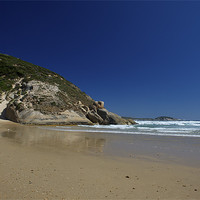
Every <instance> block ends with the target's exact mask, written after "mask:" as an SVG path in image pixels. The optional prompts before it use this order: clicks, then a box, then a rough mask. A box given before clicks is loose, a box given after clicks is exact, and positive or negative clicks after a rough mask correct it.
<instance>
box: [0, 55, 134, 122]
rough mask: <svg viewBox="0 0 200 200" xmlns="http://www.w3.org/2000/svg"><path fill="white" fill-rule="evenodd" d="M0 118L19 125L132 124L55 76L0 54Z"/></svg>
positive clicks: (41, 68) (40, 68) (44, 69)
mask: <svg viewBox="0 0 200 200" xmlns="http://www.w3.org/2000/svg"><path fill="white" fill-rule="evenodd" d="M0 111H1V117H2V118H6V119H9V120H11V121H14V122H18V123H22V124H94V123H97V124H134V121H133V120H126V119H122V118H121V117H120V116H118V115H116V114H114V113H111V112H109V111H108V110H106V109H105V108H104V102H102V101H94V100H93V99H92V98H91V97H90V96H88V95H87V94H85V93H84V92H82V91H81V90H80V89H79V88H78V87H77V86H75V85H74V84H73V83H71V82H70V81H67V80H66V79H65V78H64V77H62V76H60V75H59V74H57V73H55V72H52V71H50V70H48V69H46V68H43V67H40V66H37V65H34V64H31V63H29V62H26V61H23V60H21V59H18V58H15V57H13V56H9V55H5V54H0Z"/></svg>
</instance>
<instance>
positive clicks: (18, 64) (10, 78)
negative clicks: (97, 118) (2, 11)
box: [0, 54, 92, 105]
mask: <svg viewBox="0 0 200 200" xmlns="http://www.w3.org/2000/svg"><path fill="white" fill-rule="evenodd" d="M19 79H23V82H28V81H31V80H38V81H42V82H46V83H49V84H52V85H57V86H58V87H59V89H60V90H61V91H63V92H66V93H67V94H68V96H69V97H70V98H71V100H72V101H74V102H75V101H82V103H84V104H86V105H87V104H91V101H92V100H91V99H89V98H88V96H87V95H86V94H85V93H84V92H82V91H81V90H80V89H79V88H78V87H76V86H75V85H74V84H72V83H71V82H69V81H67V80H66V79H64V78H63V77H62V76H60V75H58V74H57V73H55V72H52V71H50V70H48V69H45V68H43V67H40V66H37V65H34V64H31V63H29V62H26V61H23V60H21V59H18V58H15V57H12V56H9V55H5V54H0V93H2V92H6V91H10V90H11V89H12V85H13V84H14V83H15V82H16V80H19Z"/></svg>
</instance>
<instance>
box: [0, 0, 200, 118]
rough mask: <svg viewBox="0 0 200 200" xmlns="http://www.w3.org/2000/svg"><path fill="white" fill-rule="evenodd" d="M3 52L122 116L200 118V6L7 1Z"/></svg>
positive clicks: (0, 34)
mask: <svg viewBox="0 0 200 200" xmlns="http://www.w3.org/2000/svg"><path fill="white" fill-rule="evenodd" d="M0 52H1V53H5V54H8V55H12V56H15V57H18V58H21V59H23V60H26V61H29V62H31V63H33V64H36V65H39V66H42V67H45V68H48V69H50V70H52V71H55V72H57V73H59V74H60V75H62V76H64V77H65V78H66V79H67V80H69V81H71V82H73V83H74V84H75V85H77V86H78V87H79V88H80V89H81V90H82V91H84V92H86V93H87V94H88V95H90V96H91V97H92V98H93V99H95V100H103V101H105V106H106V108H107V109H109V110H110V111H112V112H115V113H117V114H119V115H122V116H132V117H157V116H160V115H168V116H172V117H177V118H182V119H200V2H197V1H193V2H186V1H184V2H182V1H176V2H173V1H166V2H164V1H160V2H159V1H140V2H138V1H127V2H124V1H116V2H114V1H109V2H106V1H100V2H98V1H95V2H91V1H88V2H86V1H74V2H69V1H65V2H64V1H61V2H58V1H55V2H53V1H50V2H47V1H43V2H40V1H35V2H31V1H29V2H23V1H22V2H6V1H5V2H2V1H1V2H0Z"/></svg>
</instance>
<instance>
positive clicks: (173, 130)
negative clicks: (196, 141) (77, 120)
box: [45, 121, 200, 137]
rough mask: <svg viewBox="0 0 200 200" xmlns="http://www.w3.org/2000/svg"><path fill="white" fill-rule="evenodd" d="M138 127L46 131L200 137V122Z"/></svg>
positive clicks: (141, 124) (148, 123)
mask: <svg viewBox="0 0 200 200" xmlns="http://www.w3.org/2000/svg"><path fill="white" fill-rule="evenodd" d="M136 122H137V123H138V124H136V125H93V126H88V125H79V126H56V127H48V128H47V127H46V128H45V129H51V130H57V131H65V132H88V133H112V134H129V135H154V136H176V137H200V121H136Z"/></svg>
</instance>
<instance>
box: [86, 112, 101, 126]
mask: <svg viewBox="0 0 200 200" xmlns="http://www.w3.org/2000/svg"><path fill="white" fill-rule="evenodd" d="M87 118H88V119H89V120H90V121H91V122H93V123H99V124H102V122H103V119H102V118H101V117H100V116H99V115H98V114H97V113H96V112H95V111H89V112H88V114H87Z"/></svg>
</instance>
